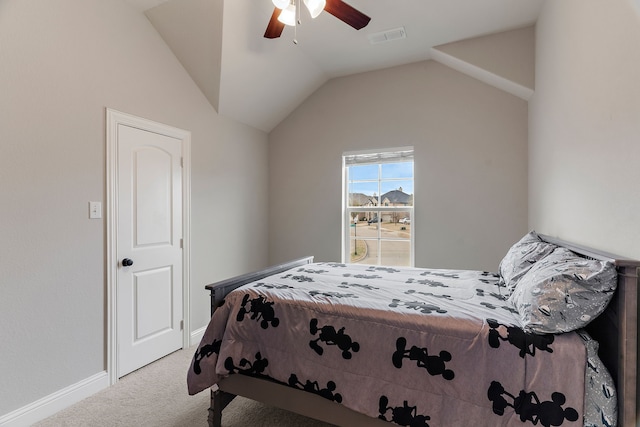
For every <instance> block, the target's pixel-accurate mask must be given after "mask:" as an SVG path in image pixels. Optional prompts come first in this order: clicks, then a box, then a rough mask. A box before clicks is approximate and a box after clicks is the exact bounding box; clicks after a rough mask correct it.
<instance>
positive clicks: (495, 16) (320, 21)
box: [127, 0, 545, 132]
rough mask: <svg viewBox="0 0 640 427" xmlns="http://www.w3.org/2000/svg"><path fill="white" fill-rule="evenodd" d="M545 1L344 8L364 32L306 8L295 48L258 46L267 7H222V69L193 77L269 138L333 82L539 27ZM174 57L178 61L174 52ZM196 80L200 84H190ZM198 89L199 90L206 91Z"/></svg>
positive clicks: (285, 41) (241, 2)
mask: <svg viewBox="0 0 640 427" xmlns="http://www.w3.org/2000/svg"><path fill="white" fill-rule="evenodd" d="M127 1H128V2H129V3H130V4H132V5H133V6H134V7H135V8H136V9H138V10H140V11H145V10H147V11H149V9H151V8H155V7H156V6H158V5H160V6H159V7H157V8H156V9H154V10H153V11H149V12H154V13H155V11H156V10H157V9H160V8H163V7H166V6H167V5H162V3H166V2H169V3H175V2H179V3H180V8H175V7H174V8H166V9H167V10H170V11H172V12H171V13H182V12H176V11H184V8H188V7H191V6H192V5H194V4H196V3H202V2H211V3H219V2H221V1H223V0H127ZM544 1H545V0H346V2H347V3H349V4H350V5H351V6H353V7H355V8H356V9H358V10H360V11H361V12H363V13H365V14H366V15H368V16H370V17H371V22H370V23H369V25H368V26H367V27H365V28H363V29H362V30H359V31H356V30H354V29H353V28H351V27H349V26H348V25H346V24H344V23H343V22H342V21H340V20H338V19H337V18H335V17H334V16H332V15H330V14H328V13H326V12H323V13H322V14H321V15H320V16H319V17H318V18H316V19H314V20H312V19H311V18H310V17H309V15H308V13H307V11H306V9H304V8H303V10H302V14H301V15H302V16H301V20H302V22H301V24H300V25H299V26H298V27H297V34H296V36H295V38H296V39H297V41H298V43H297V44H294V43H293V39H294V28H293V27H286V28H285V29H284V31H283V34H282V37H280V38H278V39H265V38H263V34H264V30H265V28H266V26H267V23H268V21H269V18H270V17H271V13H272V12H273V5H272V3H271V1H270V0H229V1H224V12H223V22H224V24H223V30H222V49H221V51H222V54H221V59H219V60H218V61H219V62H217V61H213V62H216V63H219V64H220V70H218V72H213V70H211V72H204V73H202V72H196V73H194V72H191V71H190V73H191V74H192V76H194V75H195V74H197V75H212V76H217V75H219V76H220V82H219V93H216V94H215V96H217V97H218V99H211V95H209V96H208V98H209V101H210V102H211V103H212V105H214V107H216V108H217V110H218V112H219V113H220V114H221V115H225V116H228V117H231V118H233V119H235V120H238V121H240V122H242V123H246V124H248V125H250V126H253V127H255V128H257V129H261V130H264V131H266V132H269V131H270V130H271V129H273V128H274V127H275V126H276V125H277V124H278V123H280V121H282V120H283V119H284V118H285V117H286V116H287V115H288V114H289V113H291V112H292V111H293V110H294V109H295V108H296V107H297V106H298V105H299V104H300V103H301V102H302V101H303V100H304V99H305V98H306V97H308V96H309V95H310V94H311V93H313V92H314V91H315V90H316V89H318V88H319V87H320V86H322V85H323V84H324V83H325V82H326V81H327V80H329V79H331V78H333V77H339V76H345V75H349V74H353V73H359V72H364V71H370V70H376V69H381V68H386V67H391V66H395V65H401V64H406V63H411V62H416V61H421V60H426V59H430V57H429V51H430V49H431V47H434V46H439V45H442V44H446V43H450V42H454V41H459V40H463V39H467V38H472V37H477V36H481V35H486V34H491V33H496V32H501V31H506V30H511V29H514V28H520V27H524V26H527V25H530V24H532V23H534V22H535V21H536V20H537V17H538V14H539V13H540V10H541V8H542V6H543V3H544ZM200 7H202V5H200ZM181 8H182V9H181ZM147 15H148V16H151V14H149V13H148V14H147ZM165 19H166V17H165ZM152 22H153V20H152ZM201 22H204V21H201ZM199 25H203V24H202V23H201V24H199ZM398 27H404V29H405V32H406V36H407V37H406V39H400V40H396V41H390V42H386V43H382V44H377V45H372V44H370V43H369V39H368V36H369V35H370V34H373V33H377V32H380V31H385V30H389V29H394V28H398ZM157 28H159V27H157ZM160 31H161V30H160ZM161 32H162V31H161ZM191 33H192V34H203V33H206V31H201V32H199V31H191ZM163 37H164V35H163ZM165 39H166V38H165ZM215 42H216V41H214V40H212V43H215ZM218 42H219V41H218ZM191 45H192V46H200V49H202V50H203V52H202V55H200V57H202V58H204V57H206V55H207V53H208V52H216V51H218V52H219V51H220V49H219V48H218V49H217V50H216V49H214V48H211V49H208V48H206V47H205V48H203V47H202V46H206V43H204V44H203V43H202V40H199V41H198V43H196V41H195V40H194V42H193V43H192V44H188V43H187V44H186V45H185V44H184V43H183V44H182V45H180V46H182V47H178V48H176V47H175V46H172V48H173V49H186V48H188V46H191ZM174 51H175V50H174ZM176 56H178V58H181V55H180V53H179V52H176ZM197 56H198V55H196V57H197ZM191 57H193V55H191ZM192 62H193V61H192ZM211 63H212V61H210V60H209V61H202V63H201V64H198V63H197V61H196V62H193V63H191V64H184V65H185V68H186V69H187V70H195V69H196V68H202V67H206V66H211V65H210V64H211ZM207 64H208V65H207ZM205 71H207V70H205ZM194 80H196V83H198V80H197V79H196V78H195V77H194ZM199 86H200V87H201V88H202V87H203V83H202V82H200V83H199ZM205 86H206V84H205Z"/></svg>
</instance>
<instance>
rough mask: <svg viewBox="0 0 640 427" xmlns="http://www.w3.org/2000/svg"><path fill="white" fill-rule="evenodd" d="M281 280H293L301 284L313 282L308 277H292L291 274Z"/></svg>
mask: <svg viewBox="0 0 640 427" xmlns="http://www.w3.org/2000/svg"><path fill="white" fill-rule="evenodd" d="M282 278H283V279H291V280H295V281H296V282H299V283H302V282H313V281H314V280H313V278H311V277H308V276H294V275H293V274H287V275H285V276H282Z"/></svg>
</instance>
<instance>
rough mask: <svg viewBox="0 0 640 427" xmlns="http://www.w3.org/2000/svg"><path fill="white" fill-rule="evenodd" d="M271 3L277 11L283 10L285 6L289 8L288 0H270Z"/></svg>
mask: <svg viewBox="0 0 640 427" xmlns="http://www.w3.org/2000/svg"><path fill="white" fill-rule="evenodd" d="M271 1H272V2H273V5H274V6H275V7H277V8H278V9H285V8H286V7H287V6H289V3H290V1H289V0H271Z"/></svg>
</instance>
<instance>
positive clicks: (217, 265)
mask: <svg viewBox="0 0 640 427" xmlns="http://www.w3.org/2000/svg"><path fill="white" fill-rule="evenodd" d="M105 107H110V108H114V109H116V110H120V111H123V112H127V113H131V114H134V115H137V116H141V117H144V118H148V119H151V120H155V121H159V122H162V123H166V124H169V125H172V126H176V127H179V128H183V129H187V130H190V131H191V132H192V169H193V170H192V218H191V220H192V241H191V250H192V262H191V266H192V271H191V281H192V282H191V296H192V300H191V308H192V315H191V326H192V328H193V329H197V328H200V327H203V326H204V325H205V324H206V323H207V321H208V317H209V316H208V310H209V306H208V303H209V301H208V296H207V295H206V293H205V291H204V289H203V287H204V285H205V284H207V283H210V282H212V281H214V280H219V279H222V278H225V277H227V276H229V275H232V274H239V273H241V272H246V271H248V270H252V269H255V268H259V267H263V266H264V265H265V264H266V261H267V245H266V239H267V233H266V228H267V221H266V215H267V211H266V204H267V202H268V199H267V185H266V181H267V177H268V175H267V136H266V135H265V134H264V133H263V132H259V131H256V130H254V129H251V128H248V127H246V126H244V125H239V124H236V123H234V122H232V121H229V120H225V119H222V118H220V117H219V116H218V115H217V114H216V112H215V110H214V109H213V108H212V107H211V105H210V104H209V103H208V102H207V100H206V99H205V97H204V96H203V95H202V93H201V92H200V91H199V90H198V88H197V86H196V85H195V84H194V82H193V81H192V80H191V78H190V77H189V76H188V74H187V73H186V72H185V70H184V68H183V67H182V66H181V65H180V64H179V63H178V61H177V60H176V58H175V57H174V56H173V54H172V53H171V51H170V50H169V48H168V47H167V45H166V44H165V43H164V42H163V41H162V39H161V38H160V36H159V35H158V34H157V32H156V31H155V30H154V29H153V27H152V26H151V24H150V23H149V21H148V20H147V19H146V18H145V16H144V15H143V14H141V13H139V12H136V11H134V10H133V9H131V7H130V6H128V5H127V4H125V3H124V2H122V1H120V0H109V1H104V0H47V1H38V0H19V1H18V0H2V1H0V196H1V197H2V203H0V242H2V244H1V245H0V325H1V326H0V343H2V344H1V347H2V350H0V378H1V380H0V384H1V385H0V417H2V415H4V414H7V413H9V412H12V411H14V410H16V409H18V408H21V407H23V406H25V405H27V404H30V403H32V402H34V401H36V400H38V399H40V398H43V397H45V396H48V395H50V394H51V393H54V392H56V391H58V390H61V389H63V388H65V387H68V386H70V385H72V384H75V383H77V382H79V381H81V380H84V379H86V378H88V377H90V376H92V375H94V374H96V373H99V372H101V371H103V370H104V369H105V368H106V362H105V354H106V337H105V331H106V325H105V319H106V314H105V306H106V301H105V295H106V283H105V265H104V260H105V230H106V228H105V220H104V219H102V220H89V219H88V202H89V201H95V200H98V201H102V202H103V203H104V201H105V200H106V195H105Z"/></svg>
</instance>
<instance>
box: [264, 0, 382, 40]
mask: <svg viewBox="0 0 640 427" xmlns="http://www.w3.org/2000/svg"><path fill="white" fill-rule="evenodd" d="M272 2H273V4H274V6H275V9H274V10H273V14H272V15H271V19H270V20H269V24H268V25H267V30H266V31H265V32H264V37H265V38H268V39H275V38H278V37H280V35H281V34H282V30H284V26H285V25H291V26H295V25H296V3H299V2H300V0H272ZM304 4H305V6H306V7H307V9H308V10H309V13H311V17H312V18H315V17H317V16H318V15H320V13H321V12H322V11H323V10H326V11H327V12H329V13H330V14H332V15H333V16H335V17H336V18H338V19H339V20H341V21H342V22H344V23H346V24H348V25H350V26H352V27H353V28H355V29H356V30H359V29H361V28H364V27H366V26H367V24H368V23H369V21H371V18H369V17H368V16H367V15H365V14H364V13H362V12H360V11H359V10H357V9H355V8H354V7H352V6H350V5H348V4H347V3H345V2H343V1H342V0H304Z"/></svg>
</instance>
